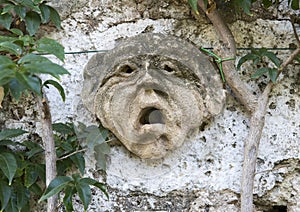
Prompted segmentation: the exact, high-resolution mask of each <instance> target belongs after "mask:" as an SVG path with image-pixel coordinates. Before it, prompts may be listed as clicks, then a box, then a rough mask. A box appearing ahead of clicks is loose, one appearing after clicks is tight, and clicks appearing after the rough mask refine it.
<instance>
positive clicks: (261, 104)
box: [241, 82, 273, 212]
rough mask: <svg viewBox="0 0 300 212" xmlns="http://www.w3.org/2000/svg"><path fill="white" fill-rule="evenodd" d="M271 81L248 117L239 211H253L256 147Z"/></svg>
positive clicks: (271, 84)
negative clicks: (249, 117)
mask: <svg viewBox="0 0 300 212" xmlns="http://www.w3.org/2000/svg"><path fill="white" fill-rule="evenodd" d="M272 87H273V83H272V82H270V83H268V85H267V87H266V88H265V90H264V92H263V93H262V94H261V96H260V97H259V99H258V104H257V107H256V108H255V112H254V113H253V114H252V116H251V119H250V130H249V134H248V136H247V138H246V141H245V142H244V161H243V172H242V185H241V212H252V211H253V184H254V174H255V168H256V159H257V154H258V147H259V143H260V140H261V135H262V130H263V128H264V125H265V114H266V108H267V104H268V100H269V94H270V92H271V90H272Z"/></svg>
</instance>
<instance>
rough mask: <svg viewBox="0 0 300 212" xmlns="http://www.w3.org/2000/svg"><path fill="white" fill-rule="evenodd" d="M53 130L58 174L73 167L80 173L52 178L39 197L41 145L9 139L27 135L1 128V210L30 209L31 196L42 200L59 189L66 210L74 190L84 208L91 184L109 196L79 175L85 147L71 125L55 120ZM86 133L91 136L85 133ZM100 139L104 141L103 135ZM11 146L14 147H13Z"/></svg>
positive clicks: (42, 172)
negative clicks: (63, 193)
mask: <svg viewBox="0 0 300 212" xmlns="http://www.w3.org/2000/svg"><path fill="white" fill-rule="evenodd" d="M82 125H83V124H82ZM86 128H87V127H86ZM53 129H54V136H55V143H56V151H57V156H58V157H59V159H58V161H57V166H58V174H59V175H65V174H66V173H67V172H68V171H74V169H76V170H78V171H79V172H80V174H73V175H72V177H68V176H59V177H57V178H55V180H53V181H52V183H51V184H50V185H49V187H48V188H47V189H46V190H45V192H44V195H43V196H42V193H43V190H44V188H45V164H44V159H43V158H44V149H43V147H42V146H41V145H40V144H38V143H37V142H36V141H32V140H24V141H22V142H19V141H13V140H12V139H14V138H19V137H18V136H20V135H24V134H26V133H27V132H26V131H24V130H20V129H6V130H2V131H1V132H0V152H1V153H0V211H9V212H14V211H20V210H21V209H22V210H24V211H30V209H29V208H30V199H33V198H35V197H41V196H42V197H41V199H40V201H42V200H45V199H47V198H48V197H50V196H52V195H54V194H56V193H58V192H60V191H62V190H63V191H64V192H65V197H64V199H63V203H64V205H65V207H66V210H67V211H71V209H72V208H73V206H72V196H73V195H75V194H76V193H77V194H78V195H79V197H80V199H81V200H82V203H83V204H84V207H85V208H87V207H88V205H89V203H90V200H91V195H90V194H91V191H90V185H92V186H96V187H98V188H99V189H100V190H101V191H102V192H104V194H105V195H106V196H107V197H108V194H107V192H106V190H105V186H104V184H102V183H100V182H98V181H96V180H93V179H90V178H84V177H81V176H82V175H83V174H84V169H85V161H84V157H83V151H84V150H85V149H82V147H81V146H80V142H81V139H78V137H77V136H76V134H75V127H74V125H73V124H71V123H66V124H62V123H57V124H53ZM93 129H94V127H93ZM98 129H99V128H98ZM86 136H90V135H89V134H86ZM82 137H83V136H82ZM103 139H104V140H105V139H106V137H105V138H103ZM15 140H16V139H15ZM17 140H20V138H19V139H17ZM11 147H14V148H13V150H12V148H11ZM65 179H68V180H67V181H68V183H66V184H63V183H65V181H64V180H65ZM55 185H56V186H55Z"/></svg>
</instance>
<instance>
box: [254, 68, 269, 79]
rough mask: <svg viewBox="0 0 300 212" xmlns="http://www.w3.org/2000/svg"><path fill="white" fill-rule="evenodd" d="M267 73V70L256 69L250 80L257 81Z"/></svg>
mask: <svg viewBox="0 0 300 212" xmlns="http://www.w3.org/2000/svg"><path fill="white" fill-rule="evenodd" d="M268 71H269V68H265V67H264V68H260V69H258V70H257V71H256V72H255V73H254V74H253V75H252V76H251V78H254V79H257V78H259V77H261V76H262V75H263V74H265V73H267V72H268Z"/></svg>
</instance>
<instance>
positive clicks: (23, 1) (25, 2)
mask: <svg viewBox="0 0 300 212" xmlns="http://www.w3.org/2000/svg"><path fill="white" fill-rule="evenodd" d="M20 4H21V5H23V6H25V7H28V8H30V9H31V10H34V11H36V12H40V9H39V7H38V6H36V5H35V4H34V2H33V1H32V0H21V1H20Z"/></svg>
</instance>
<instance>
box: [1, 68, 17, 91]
mask: <svg viewBox="0 0 300 212" xmlns="http://www.w3.org/2000/svg"><path fill="white" fill-rule="evenodd" d="M0 68H1V65H0ZM12 78H14V74H13V72H12V70H10V69H2V70H0V86H1V85H6V84H7V83H9V82H10V80H11V79H12Z"/></svg>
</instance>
